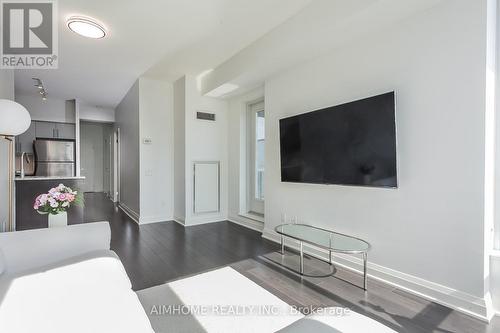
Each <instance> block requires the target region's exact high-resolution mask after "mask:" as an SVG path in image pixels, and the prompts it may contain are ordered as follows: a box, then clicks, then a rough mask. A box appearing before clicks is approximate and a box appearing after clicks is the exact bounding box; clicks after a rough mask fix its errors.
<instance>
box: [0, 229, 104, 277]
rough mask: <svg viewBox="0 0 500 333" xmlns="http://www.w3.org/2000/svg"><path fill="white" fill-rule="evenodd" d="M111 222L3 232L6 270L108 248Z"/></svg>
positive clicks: (0, 243) (0, 239)
mask: <svg viewBox="0 0 500 333" xmlns="http://www.w3.org/2000/svg"><path fill="white" fill-rule="evenodd" d="M110 240H111V229H110V227H109V223H108V222H93V223H83V224H75V225H69V226H67V227H64V228H45V229H33V230H24V231H13V232H2V233H0V249H2V251H3V254H4V260H5V261H4V262H5V271H6V272H9V273H15V272H18V271H23V270H26V269H29V268H32V267H39V266H42V265H45V264H50V263H56V262H59V261H61V260H64V259H67V258H72V257H75V256H77V255H81V254H84V253H87V252H90V251H95V250H105V249H107V250H109V244H110Z"/></svg>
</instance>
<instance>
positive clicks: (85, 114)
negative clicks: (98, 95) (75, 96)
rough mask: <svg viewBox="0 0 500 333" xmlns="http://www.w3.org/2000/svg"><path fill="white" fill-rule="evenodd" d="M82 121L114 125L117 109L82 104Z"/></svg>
mask: <svg viewBox="0 0 500 333" xmlns="http://www.w3.org/2000/svg"><path fill="white" fill-rule="evenodd" d="M80 120H86V121H96V122H103V123H113V122H114V121H115V109H112V108H105V107H99V106H95V105H88V104H85V103H80Z"/></svg>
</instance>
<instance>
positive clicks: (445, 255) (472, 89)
mask: <svg viewBox="0 0 500 333" xmlns="http://www.w3.org/2000/svg"><path fill="white" fill-rule="evenodd" d="M485 17H486V6H485V2H483V1H465V0H464V1H445V2H443V3H442V4H441V5H439V6H438V7H435V8H434V9H433V10H431V11H427V12H425V13H422V14H419V15H417V16H415V17H412V18H411V19H408V20H406V21H404V22H400V23H399V24H398V28H397V29H391V30H388V31H385V32H384V33H381V34H380V35H379V36H377V38H370V39H365V40H360V41H358V42H355V43H351V44H349V45H346V46H345V47H343V48H341V49H338V50H336V51H334V52H331V53H330V54H328V55H326V56H323V57H321V58H319V59H317V60H315V61H312V62H308V63H306V64H303V65H301V66H297V67H296V68H294V69H292V70H289V71H287V72H285V73H283V74H281V75H279V76H277V77H274V78H272V79H270V80H268V81H266V85H265V98H266V99H265V101H266V103H265V104H266V179H265V182H266V211H265V218H266V223H265V231H264V233H265V235H267V236H269V237H273V234H274V233H273V228H274V227H275V226H276V225H277V224H279V223H280V221H281V215H282V213H286V214H287V215H288V216H294V215H296V216H298V218H299V220H304V221H306V222H307V223H311V224H315V225H317V226H320V227H325V228H328V229H333V230H336V231H339V232H343V233H347V234H351V235H355V236H359V237H361V238H364V239H366V240H368V241H369V242H370V243H371V244H372V246H373V249H372V250H371V252H370V255H369V261H370V272H371V273H372V274H375V275H379V276H381V275H383V274H385V276H386V277H387V278H388V279H391V276H392V278H394V277H395V276H397V277H398V278H399V279H400V280H399V281H400V282H401V283H407V284H408V285H409V284H410V281H411V283H412V287H413V288H416V289H419V288H420V289H419V290H424V289H425V290H426V292H429V293H430V294H432V293H435V295H436V297H438V301H441V302H450V303H451V304H453V305H455V306H457V307H459V306H463V307H464V308H465V309H470V310H471V311H474V312H476V313H479V312H481V311H482V310H484V309H482V308H483V307H484V302H483V296H484V286H485V277H484V275H483V274H484V272H485V267H484V258H485V253H484V248H483V245H484V199H483V198H484V182H483V180H484V169H485V164H484V157H485V156H484V145H485V139H484V133H485V132H484V130H485V124H484V119H485V118H484V117H485V114H484V110H485V94H484V91H485V77H486V72H485V70H486V63H485V59H486V56H485V51H486V45H485V42H486V38H485V31H486V27H485V25H486V19H485ZM325 42H327V41H325ZM391 90H395V91H396V96H397V97H396V98H397V128H398V162H399V167H398V172H399V173H398V176H399V188H398V189H395V190H391V189H377V188H362V187H350V186H322V185H305V184H304V185H300V184H287V183H281V182H280V163H279V156H280V155H279V133H278V120H279V119H280V118H283V117H285V116H290V115H294V114H298V113H303V112H306V111H310V110H314V109H317V108H321V107H326V106H330V105H335V104H339V103H343V102H347V101H352V100H356V99H359V98H363V97H367V96H370V95H374V94H378V93H383V92H387V91H391ZM356 263H359V261H356ZM346 264H349V262H346ZM352 266H353V267H357V266H356V265H355V263H354V262H353V263H352ZM464 300H465V301H464ZM474 302H477V303H478V304H479V305H478V307H475V304H473V303H474Z"/></svg>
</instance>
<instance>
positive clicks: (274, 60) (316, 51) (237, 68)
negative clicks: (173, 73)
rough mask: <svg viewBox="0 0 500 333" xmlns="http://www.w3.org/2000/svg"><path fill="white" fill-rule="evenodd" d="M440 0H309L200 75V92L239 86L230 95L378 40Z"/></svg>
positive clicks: (227, 95)
mask: <svg viewBox="0 0 500 333" xmlns="http://www.w3.org/2000/svg"><path fill="white" fill-rule="evenodd" d="M441 2H442V0H405V1H401V0H356V1H345V0H314V1H313V2H312V3H311V4H310V5H309V6H307V8H304V9H303V10H302V11H300V13H298V14H296V15H294V16H293V17H292V18H290V19H289V20H287V21H286V22H284V23H283V24H281V25H280V26H279V27H277V28H276V29H273V30H272V31H271V32H269V33H268V34H266V35H265V36H263V37H261V38H260V39H258V40H257V41H255V42H254V43H252V44H250V45H248V46H247V47H246V48H244V49H242V50H241V51H240V52H238V53H237V54H235V55H234V56H233V57H231V58H229V59H227V60H226V61H225V62H224V63H222V64H221V65H219V66H218V67H217V68H215V69H214V70H213V71H211V72H210V73H208V74H207V75H205V76H204V77H203V79H202V93H207V92H210V91H212V90H213V89H216V88H217V87H220V86H221V85H224V84H228V83H229V84H232V85H235V86H238V87H239V88H238V89H237V90H234V91H232V92H231V93H228V94H226V95H224V96H223V97H224V98H231V97H233V96H235V95H238V94H241V93H244V92H246V91H248V90H251V89H254V88H255V87H257V86H260V85H262V84H263V83H264V81H265V80H266V79H267V78H269V77H272V76H273V75H275V74H277V73H279V72H281V71H285V70H287V69H288V68H291V67H293V66H296V65H298V64H300V63H303V62H306V61H309V60H311V59H314V58H317V57H319V56H321V55H323V54H326V53H328V52H332V51H333V50H335V49H338V48H340V47H341V46H343V45H345V44H347V43H350V42H352V41H355V40H360V39H365V40H366V39H371V40H377V39H378V38H381V37H382V38H383V36H385V35H387V34H388V33H390V31H391V30H394V26H395V25H396V24H402V23H401V22H402V21H403V20H405V19H408V18H410V17H412V16H414V15H416V14H418V13H420V12H422V11H425V10H427V9H429V8H431V7H433V6H436V5H438V4H440V3H441Z"/></svg>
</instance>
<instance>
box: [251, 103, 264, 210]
mask: <svg viewBox="0 0 500 333" xmlns="http://www.w3.org/2000/svg"><path fill="white" fill-rule="evenodd" d="M247 119H248V155H247V156H248V164H247V165H248V167H247V170H248V171H247V172H248V186H247V189H248V191H247V197H248V200H247V204H248V209H247V210H248V212H249V213H254V214H258V215H263V214H264V188H265V184H264V171H265V170H264V166H265V142H266V137H265V135H266V130H265V129H266V127H265V111H264V102H263V101H259V102H257V103H253V104H250V105H249V106H248V118H247Z"/></svg>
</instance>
